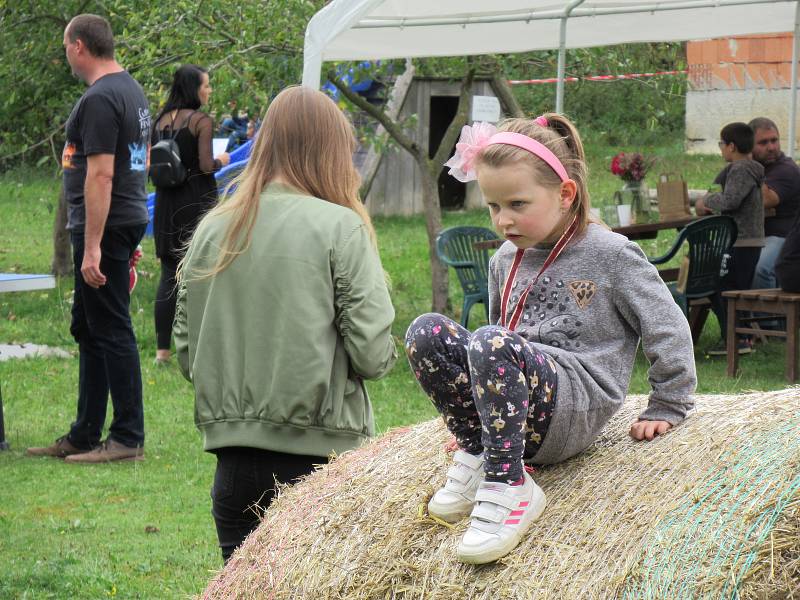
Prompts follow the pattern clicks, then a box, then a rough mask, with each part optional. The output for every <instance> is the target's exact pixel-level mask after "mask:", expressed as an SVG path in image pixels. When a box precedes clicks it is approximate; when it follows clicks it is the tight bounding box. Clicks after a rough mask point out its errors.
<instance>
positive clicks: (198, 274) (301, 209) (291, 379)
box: [174, 87, 397, 561]
mask: <svg viewBox="0 0 800 600" xmlns="http://www.w3.org/2000/svg"><path fill="white" fill-rule="evenodd" d="M355 146H356V141H355V137H354V136H353V128H352V125H351V124H350V122H349V121H348V120H347V117H345V116H344V114H342V111H340V110H339V109H338V107H337V106H336V104H334V102H333V101H332V100H331V99H330V98H328V97H327V96H325V95H324V94H323V93H321V92H318V91H316V90H312V89H309V88H301V87H291V88H288V89H286V90H284V91H282V92H281V93H280V94H278V96H276V97H275V99H274V100H273V101H272V104H270V107H269V109H268V110H267V114H266V117H265V119H264V125H263V126H262V127H261V130H260V133H259V135H258V138H257V139H256V142H255V147H254V148H253V154H252V157H251V158H250V161H249V163H248V165H247V167H246V168H245V170H244V172H243V173H242V175H241V176H240V177H239V178H237V180H236V191H235V192H234V193H233V195H232V196H231V198H230V199H228V200H227V201H224V202H223V203H222V204H220V205H219V206H218V207H217V208H215V209H214V210H212V211H211V212H210V213H208V215H207V216H206V217H205V218H204V219H203V221H202V222H201V223H200V225H199V227H198V228H197V231H196V233H195V234H194V237H193V238H192V241H191V243H190V245H189V249H188V251H187V252H186V257H185V259H184V262H183V264H182V266H181V275H180V288H179V291H178V310H177V315H176V318H175V326H174V332H175V346H176V348H177V354H178V362H179V364H180V367H181V370H182V371H183V373H184V375H185V376H186V377H187V378H189V379H190V380H191V381H192V383H193V384H194V389H195V421H196V423H197V426H198V427H199V428H200V430H201V431H202V432H203V437H204V446H205V450H207V451H209V452H213V453H215V454H216V455H217V471H216V475H215V477H214V487H213V489H212V492H211V496H212V502H213V511H212V512H213V515H214V521H215V523H216V525H217V535H218V537H219V545H220V547H221V549H222V556H223V558H224V559H225V560H226V561H227V559H228V558H229V557H230V555H231V554H232V553H233V551H234V549H235V548H236V547H237V546H239V544H241V543H242V541H243V540H244V539H245V537H247V535H248V534H249V533H250V532H251V531H252V530H253V529H255V528H256V526H257V525H258V523H259V516H260V515H259V514H258V513H259V512H260V511H262V510H266V508H267V507H268V506H269V504H270V502H271V501H272V498H273V496H274V494H275V482H276V481H277V482H279V483H287V482H292V481H294V480H296V479H297V478H298V477H300V476H302V475H305V474H308V473H310V472H311V471H313V470H314V468H315V465H316V464H320V463H325V462H327V457H328V456H329V455H330V454H331V453H333V452H336V453H341V452H344V451H345V450H350V449H352V448H355V447H357V446H359V445H361V443H362V442H363V441H364V440H366V439H367V438H368V437H369V436H371V435H372V434H373V430H374V425H373V418H372V408H371V406H370V402H369V398H368V397H367V392H366V388H365V387H364V383H363V380H364V379H377V378H379V377H382V376H383V375H385V374H386V373H387V372H388V371H389V370H390V369H391V368H392V366H393V365H394V362H395V359H396V357H397V353H396V349H395V345H394V341H393V340H392V336H391V326H392V321H393V320H394V309H393V308H392V303H391V300H390V298H389V292H388V290H387V288H386V282H385V279H384V272H383V268H382V267H381V262H380V258H379V257H378V252H377V249H376V242H375V232H374V230H373V228H372V224H371V222H370V218H369V215H368V214H367V212H366V209H365V208H364V205H363V204H362V202H361V200H360V199H359V197H358V186H359V178H358V173H357V172H356V170H355V167H354V166H353V161H352V159H351V157H352V153H353V151H354V150H355ZM254 509H257V510H254Z"/></svg>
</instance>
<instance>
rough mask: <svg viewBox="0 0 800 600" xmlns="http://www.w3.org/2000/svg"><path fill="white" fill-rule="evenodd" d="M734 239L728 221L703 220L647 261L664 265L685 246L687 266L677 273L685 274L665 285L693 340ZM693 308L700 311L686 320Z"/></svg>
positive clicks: (731, 222)
mask: <svg viewBox="0 0 800 600" xmlns="http://www.w3.org/2000/svg"><path fill="white" fill-rule="evenodd" d="M736 236H737V228H736V222H735V221H734V220H733V219H732V218H731V217H728V216H725V215H722V216H713V217H705V218H702V219H698V220H697V221H694V222H693V223H689V224H688V225H687V226H686V227H684V228H683V229H682V230H681V231H680V233H679V234H678V237H677V238H676V239H675V242H674V243H673V244H672V247H671V248H670V249H669V250H668V251H667V253H666V254H664V255H663V256H659V257H657V258H648V260H649V261H650V263H651V264H654V265H661V264H664V263H665V262H667V261H669V260H671V259H672V258H673V257H674V256H675V255H676V254H677V253H678V251H679V250H680V249H681V246H683V244H684V242H687V243H688V244H689V254H688V257H687V258H688V266H685V267H682V269H681V270H683V269H686V272H685V273H682V274H681V276H679V282H672V283H668V284H667V287H668V288H669V291H670V292H671V293H672V297H673V298H675V302H676V303H677V304H678V306H680V307H681V310H682V311H683V314H685V315H686V318H687V319H689V321H690V323H691V324H692V334H693V337H695V339H696V338H697V336H699V334H700V331H699V330H700V329H702V326H703V323H704V322H705V316H706V314H707V312H708V307H709V303H710V298H711V296H713V295H714V294H716V293H718V292H719V281H720V271H721V269H722V261H723V258H724V257H725V255H726V254H727V253H728V252H729V251H730V249H731V246H733V243H734V242H735V241H736ZM680 280H685V284H683V285H681V284H682V283H683V282H682V281H680ZM694 306H698V307H700V308H701V310H700V312H698V313H697V314H696V315H694V316H693V318H690V309H692V308H693V307H694Z"/></svg>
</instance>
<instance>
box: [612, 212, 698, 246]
mask: <svg viewBox="0 0 800 600" xmlns="http://www.w3.org/2000/svg"><path fill="white" fill-rule="evenodd" d="M701 218H702V217H696V216H694V215H686V217H684V218H682V219H670V220H669V221H657V222H655V223H642V224H637V225H626V226H625V227H612V228H611V231H613V232H614V233H619V234H621V235H624V236H625V237H626V238H628V239H629V240H650V239H653V238H655V237H656V236H657V235H658V232H659V231H663V230H664V229H683V228H684V227H686V226H687V225H688V224H689V223H693V222H694V221H697V220H698V219H701Z"/></svg>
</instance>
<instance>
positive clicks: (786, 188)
mask: <svg viewBox="0 0 800 600" xmlns="http://www.w3.org/2000/svg"><path fill="white" fill-rule="evenodd" d="M749 125H750V127H752V129H753V131H754V132H755V145H754V146H753V160H756V161H758V162H760V163H761V164H762V165H764V185H763V186H762V194H761V195H762V198H763V200H764V208H766V209H770V208H772V209H774V210H775V215H774V216H770V217H766V218H765V219H764V248H763V249H762V250H761V257H760V258H759V260H758V265H757V266H756V273H755V276H754V277H753V285H752V287H753V289H762V288H775V287H778V281H777V277H776V275H775V262H776V260H777V259H778V255H779V254H780V251H781V248H782V247H783V244H784V241H785V239H786V236H787V235H788V233H789V231H790V230H791V228H792V224H793V223H794V222H795V217H796V216H797V213H798V210H799V209H800V168H798V166H797V164H796V163H795V162H794V161H793V160H792V159H791V158H789V157H788V156H786V155H785V154H784V153H783V152H781V143H780V134H779V133H778V126H777V125H776V124H775V123H774V121H772V120H771V119H767V118H765V117H758V118H757V119H753V120H752V121H750V123H749Z"/></svg>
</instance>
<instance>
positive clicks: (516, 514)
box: [508, 510, 525, 517]
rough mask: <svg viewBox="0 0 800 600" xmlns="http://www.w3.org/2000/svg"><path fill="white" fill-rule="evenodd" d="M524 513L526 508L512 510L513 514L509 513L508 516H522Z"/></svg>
mask: <svg viewBox="0 0 800 600" xmlns="http://www.w3.org/2000/svg"><path fill="white" fill-rule="evenodd" d="M524 514H525V511H524V510H512V511H511V514H510V515H508V516H509V517H521V516H522V515H524Z"/></svg>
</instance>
